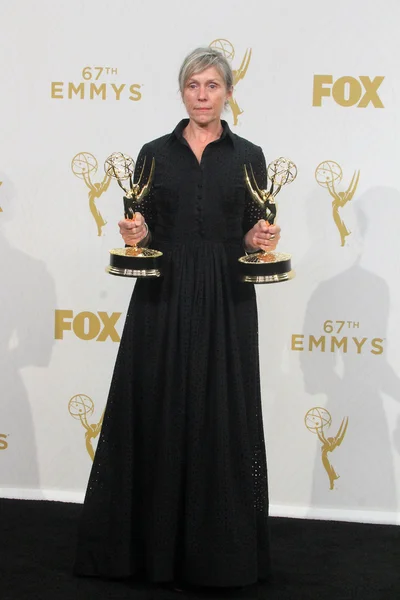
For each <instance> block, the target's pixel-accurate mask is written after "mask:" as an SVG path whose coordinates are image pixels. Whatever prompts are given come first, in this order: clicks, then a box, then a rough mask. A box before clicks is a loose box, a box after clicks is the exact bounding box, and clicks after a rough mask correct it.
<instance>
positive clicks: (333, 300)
mask: <svg viewBox="0 0 400 600" xmlns="http://www.w3.org/2000/svg"><path fill="white" fill-rule="evenodd" d="M377 202H378V203H379V220H378V221H377V214H376V207H377ZM354 206H355V209H354V212H355V215H356V217H357V219H356V228H357V232H355V233H357V235H356V236H355V237H357V238H358V242H357V244H356V245H355V247H356V248H357V250H356V251H355V254H354V260H353V262H352V264H349V265H348V266H347V267H346V268H344V270H342V271H341V272H338V273H337V274H336V275H335V276H334V277H331V278H330V279H327V280H325V281H322V283H320V284H319V285H318V286H317V287H316V289H315V291H314V292H313V293H312V295H311V297H310V300H309V302H308V305H307V309H306V314H305V322H304V327H303V333H304V342H303V343H304V350H303V351H302V352H301V353H300V364H301V368H302V372H303V376H304V389H305V392H307V393H308V394H311V395H313V394H324V395H325V396H326V400H325V402H324V404H323V408H325V409H326V410H327V411H328V415H325V418H326V419H327V420H328V421H329V415H330V416H331V417H332V424H331V426H330V427H329V426H328V425H326V426H325V427H316V429H315V434H316V437H315V440H313V441H312V442H311V439H310V443H316V444H317V448H318V450H317V454H316V461H315V467H314V476H313V485H312V496H311V502H310V506H311V507H312V508H314V509H315V508H337V509H349V510H350V511H351V510H369V511H371V510H381V511H390V512H395V511H396V510H397V498H396V485H395V477H394V476H395V474H394V466H393V444H392V440H391V438H390V432H389V428H388V423H387V416H386V414H385V410H384V405H383V397H382V393H385V394H387V395H390V396H391V397H392V398H394V399H395V400H400V379H399V377H398V375H397V374H396V373H395V371H394V370H393V368H392V367H391V366H390V364H389V363H388V361H387V340H386V338H387V333H388V332H387V329H388V319H389V311H390V293H389V292H390V290H389V286H388V283H387V281H391V277H390V276H391V274H392V273H393V272H396V271H397V272H398V266H397V265H395V263H394V261H397V254H398V252H392V253H390V252H388V251H387V250H385V247H386V248H389V247H390V243H391V240H392V244H393V247H394V248H395V247H396V243H397V240H396V238H395V237H394V236H395V235H396V227H395V224H396V223H398V222H399V217H400V194H399V193H398V192H397V191H396V190H393V189H389V188H374V189H371V190H370V191H368V192H366V193H365V194H364V195H363V196H361V197H360V198H359V199H358V200H357V202H356V204H355V205H354ZM383 227H384V232H383V230H382V228H383ZM379 231H380V232H381V233H380V235H379ZM383 236H384V238H385V239H383ZM350 242H351V238H350V237H349V243H350ZM341 250H342V249H341V248H340V247H339V248H338V249H337V253H336V254H337V256H338V257H339V260H340V252H341ZM327 252H328V253H329V254H330V251H327ZM323 259H324V257H323V256H321V257H320V261H323ZM368 267H370V268H371V270H369V268H368ZM395 267H397V268H396V269H395ZM372 271H375V272H372ZM381 275H382V276H381ZM328 319H329V320H332V321H333V325H332V326H333V331H332V332H331V333H327V332H324V331H323V330H322V326H323V324H324V322H326V321H327V320H328ZM336 321H339V322H341V321H344V322H345V324H344V325H343V326H342V327H341V330H340V332H339V327H340V326H341V324H340V323H336ZM357 323H358V324H359V325H358V326H357ZM328 329H329V326H328ZM310 334H312V335H314V337H315V338H318V339H319V338H320V336H321V335H324V336H325V342H324V343H325V351H322V342H321V343H320V346H319V347H316V345H315V344H314V343H313V344H312V350H311V351H310V338H309V336H310ZM333 338H335V339H336V340H337V342H334V341H333ZM343 339H345V341H342V340H343ZM340 343H341V347H340V348H338V344H340ZM332 350H333V351H332ZM320 402H321V401H319V404H320ZM312 406H313V405H312V398H311V397H310V408H311V407H312ZM314 417H315V419H314V422H315V425H316V426H317V425H318V416H317V415H314ZM310 418H311V421H310V424H312V418H313V417H312V415H311V417H310ZM346 419H348V422H347V421H346ZM347 423H348V424H347ZM346 424H347V425H346ZM346 426H347V429H346ZM311 435H312V434H311V433H310V434H309V436H310V437H311ZM318 438H319V439H318Z"/></svg>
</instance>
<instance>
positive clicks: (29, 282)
mask: <svg viewBox="0 0 400 600" xmlns="http://www.w3.org/2000/svg"><path fill="white" fill-rule="evenodd" d="M0 181H2V185H1V187H0V206H1V208H2V212H0V256H1V261H0V281H1V287H2V293H1V295H0V357H1V358H0V398H1V403H0V434H2V436H6V437H1V438H0V441H1V440H3V443H0V448H3V449H1V450H0V488H3V490H4V491H5V488H14V489H18V490H22V489H35V490H36V489H37V490H38V489H39V488H40V478H39V469H38V461H37V449H36V437H35V431H34V425H33V421H32V411H31V403H30V400H29V393H28V391H27V389H26V387H25V385H24V381H23V378H22V376H21V369H23V368H24V367H30V366H36V367H46V366H47V365H48V364H49V362H50V357H51V352H52V346H53V343H54V340H53V311H54V306H55V305H56V301H55V288H54V282H53V280H52V278H51V277H50V275H49V273H48V271H47V269H46V266H45V264H44V263H43V262H42V261H40V260H37V259H35V258H33V257H32V256H29V255H28V254H25V253H24V252H22V251H21V250H19V249H18V248H15V247H13V246H12V245H11V244H10V243H9V241H8V239H7V236H6V233H5V229H6V226H7V221H11V220H12V219H13V206H15V202H16V201H17V199H16V196H15V188H14V186H13V184H12V183H11V182H10V181H9V180H7V179H6V178H5V177H4V176H2V174H0ZM28 225H29V224H28ZM20 235H21V236H25V235H29V230H28V228H27V223H23V222H21V226H20ZM4 446H6V447H5V448H4ZM0 495H1V491H0ZM37 496H39V494H37Z"/></svg>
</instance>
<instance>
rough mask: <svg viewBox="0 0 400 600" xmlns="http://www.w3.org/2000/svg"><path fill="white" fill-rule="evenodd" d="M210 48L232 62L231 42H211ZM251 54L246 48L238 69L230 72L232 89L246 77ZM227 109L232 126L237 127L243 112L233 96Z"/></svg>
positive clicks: (223, 40)
mask: <svg viewBox="0 0 400 600" xmlns="http://www.w3.org/2000/svg"><path fill="white" fill-rule="evenodd" d="M210 48H214V49H215V50H218V51H219V52H221V53H222V54H223V55H224V56H225V58H227V59H228V60H229V61H233V59H234V57H235V48H234V47H233V45H232V44H231V42H230V41H229V40H225V39H222V38H220V39H217V40H214V41H213V42H211V44H210ZM251 52H252V50H251V48H248V49H247V50H246V52H245V54H244V57H243V60H242V62H241V63H240V66H239V68H238V69H232V71H233V87H234V88H236V85H237V84H238V83H239V81H241V80H242V79H244V78H245V76H246V73H247V69H248V68H249V64H250V60H251ZM234 91H235V90H234ZM229 107H230V109H231V111H232V116H233V124H234V125H237V124H238V122H239V116H240V115H241V114H243V112H244V111H243V110H242V109H241V108H240V106H239V104H238V103H237V101H236V100H235V98H234V96H233V95H232V96H231V98H230V99H229Z"/></svg>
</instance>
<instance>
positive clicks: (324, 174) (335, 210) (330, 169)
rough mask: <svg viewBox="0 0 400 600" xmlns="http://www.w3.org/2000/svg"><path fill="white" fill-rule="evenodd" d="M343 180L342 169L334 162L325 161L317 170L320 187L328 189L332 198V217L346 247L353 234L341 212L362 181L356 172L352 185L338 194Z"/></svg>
mask: <svg viewBox="0 0 400 600" xmlns="http://www.w3.org/2000/svg"><path fill="white" fill-rule="evenodd" d="M342 178H343V172H342V168H341V167H340V165H338V163H337V162H335V161H333V160H325V161H323V162H321V163H320V164H319V165H318V167H317V168H316V169H315V179H316V181H317V183H318V185H320V186H321V187H324V188H326V189H327V190H328V192H329V194H330V195H331V196H332V199H333V200H332V217H333V220H334V222H335V225H336V227H337V229H338V231H339V235H340V245H341V246H344V245H345V242H346V237H347V236H349V235H350V234H351V231H349V230H348V229H347V227H346V225H345V222H344V221H343V219H342V217H341V215H340V212H339V211H340V210H341V209H342V208H344V207H345V206H346V204H347V203H348V202H350V200H352V198H353V196H354V194H355V192H356V189H357V185H358V182H359V179H360V171H354V174H353V177H352V178H351V181H350V185H349V187H348V188H347V190H346V191H345V192H338V191H337V189H336V188H337V185H338V184H339V183H340V182H341V181H342Z"/></svg>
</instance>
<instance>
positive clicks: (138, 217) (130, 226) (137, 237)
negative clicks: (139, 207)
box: [118, 212, 149, 246]
mask: <svg viewBox="0 0 400 600" xmlns="http://www.w3.org/2000/svg"><path fill="white" fill-rule="evenodd" d="M118 226H119V232H120V234H121V235H122V239H123V240H124V242H125V244H127V245H128V246H135V245H136V244H138V243H139V242H140V241H141V240H144V238H145V237H147V235H148V232H149V230H148V227H147V225H146V221H145V220H144V217H143V215H142V214H141V213H140V212H136V213H135V217H134V219H124V220H123V221H119V223H118Z"/></svg>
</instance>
